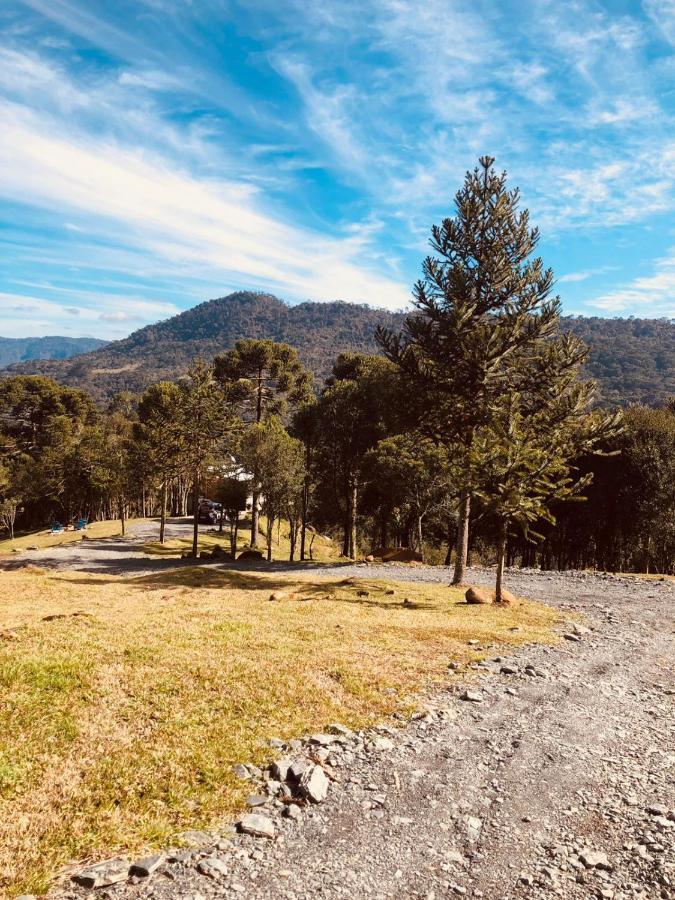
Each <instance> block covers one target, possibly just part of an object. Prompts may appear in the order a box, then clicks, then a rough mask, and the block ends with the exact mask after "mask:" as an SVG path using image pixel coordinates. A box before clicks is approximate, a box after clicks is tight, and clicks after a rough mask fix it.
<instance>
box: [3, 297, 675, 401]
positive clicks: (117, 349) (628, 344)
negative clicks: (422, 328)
mask: <svg viewBox="0 0 675 900" xmlns="http://www.w3.org/2000/svg"><path fill="white" fill-rule="evenodd" d="M404 318H405V315H404V314H403V313H392V312H387V311H386V310H379V309H371V308H370V307H368V306H359V305H356V304H353V303H301V304H299V305H297V306H288V305H287V304H286V303H284V302H282V301H281V300H279V299H278V298H277V297H273V296H272V295H270V294H262V293H252V292H249V291H241V292H237V293H234V294H230V295H229V296H227V297H221V298H219V299H217V300H209V301H207V302H206V303H201V304H200V305H199V306H195V307H194V308H193V309H189V310H187V311H186V312H184V313H181V314H180V315H178V316H174V317H173V318H171V319H167V320H166V321H164V322H159V323H157V324H156V325H148V326H147V327H145V328H141V329H140V330H139V331H135V332H134V333H133V334H131V335H129V337H127V338H124V340H121V341H113V342H112V343H110V344H107V345H106V346H105V347H101V348H99V349H97V350H94V351H93V352H90V353H85V354H83V355H81V356H77V357H76V358H74V359H69V360H40V361H33V362H27V363H22V364H20V365H14V366H11V367H10V368H9V369H8V370H6V372H4V373H3V374H6V375H7V374H18V373H20V372H21V373H33V374H37V373H39V374H44V375H47V376H49V377H50V378H54V379H55V380H56V381H61V382H64V383H66V384H70V385H74V386H76V387H81V388H84V389H85V390H87V391H89V393H91V394H92V395H93V396H94V397H95V398H96V399H97V400H99V401H103V400H105V399H107V398H109V397H111V396H112V395H114V394H116V393H118V392H119V391H133V392H138V391H141V390H142V389H143V388H144V387H146V386H147V385H148V384H151V383H152V382H155V381H159V380H162V379H173V378H176V377H177V376H179V375H181V374H183V373H184V372H185V371H186V369H187V367H188V365H189V364H190V362H191V361H192V359H194V357H196V356H201V357H202V358H203V359H206V360H210V359H211V358H212V357H213V356H214V355H215V354H216V353H220V352H222V351H224V350H227V349H228V348H229V347H231V346H232V345H233V344H234V342H235V341H236V340H237V339H238V338H244V337H249V338H272V339H273V340H276V341H285V342H286V343H288V344H291V346H294V347H296V348H297V350H298V353H299V354H300V357H301V358H302V360H303V362H304V363H305V365H307V366H308V368H310V369H311V370H312V372H314V374H315V376H316V378H317V381H318V383H321V381H322V380H323V379H324V378H325V377H326V375H327V374H328V373H329V371H330V368H331V365H332V362H333V360H334V359H335V357H336V356H337V354H338V353H340V352H342V351H346V350H354V351H358V352H363V353H375V352H377V346H376V344H375V340H374V332H375V328H376V326H377V325H379V324H383V325H386V326H388V327H390V328H394V329H399V328H400V327H401V325H402V324H403V320H404ZM563 327H564V328H565V329H568V330H570V331H572V332H574V333H575V334H578V335H579V336H580V337H582V338H583V339H584V340H585V341H586V342H587V343H588V344H589V345H590V346H591V358H590V361H589V363H588V366H587V373H588V375H590V376H592V377H594V378H596V379H597V380H598V382H599V385H600V390H601V394H602V399H603V400H604V401H605V402H607V403H612V404H628V403H650V404H653V403H660V402H663V401H664V400H665V399H666V398H667V397H668V396H669V395H672V394H675V321H672V320H668V319H599V318H583V317H569V316H568V317H566V318H565V319H563Z"/></svg>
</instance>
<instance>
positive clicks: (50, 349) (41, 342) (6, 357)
mask: <svg viewBox="0 0 675 900" xmlns="http://www.w3.org/2000/svg"><path fill="white" fill-rule="evenodd" d="M106 344H107V341H99V340H98V339H97V338H70V337H57V336H54V337H39V338H5V337H0V369H3V368H4V367H5V366H9V365H11V364H12V363H18V362H26V361H28V360H33V359H68V358H69V357H71V356H77V354H78V353H89V352H90V351H91V350H97V349H99V348H100V347H105V345H106Z"/></svg>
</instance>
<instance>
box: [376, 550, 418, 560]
mask: <svg viewBox="0 0 675 900" xmlns="http://www.w3.org/2000/svg"><path fill="white" fill-rule="evenodd" d="M377 555H378V556H381V557H382V561H383V562H408V563H409V562H422V554H421V553H417V551H415V550H410V549H409V548H408V547H397V548H394V549H389V550H383V551H382V553H378V554H377Z"/></svg>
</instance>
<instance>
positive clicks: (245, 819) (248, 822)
mask: <svg viewBox="0 0 675 900" xmlns="http://www.w3.org/2000/svg"><path fill="white" fill-rule="evenodd" d="M239 830H240V831H243V832H244V834H252V835H253V836H254V837H266V838H273V837H274V835H275V828H274V822H273V821H272V820H271V819H268V818H267V816H263V815H261V814H260V813H248V814H247V815H245V816H242V817H241V819H240V820H239Z"/></svg>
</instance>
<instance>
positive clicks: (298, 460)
mask: <svg viewBox="0 0 675 900" xmlns="http://www.w3.org/2000/svg"><path fill="white" fill-rule="evenodd" d="M239 453H240V458H241V461H242V462H243V463H244V465H248V466H249V467H250V468H251V469H253V468H255V480H254V483H253V489H254V491H255V493H257V495H258V496H259V497H261V498H262V506H263V512H264V513H265V516H266V519H267V527H266V538H267V559H268V560H271V559H272V537H273V534H274V523H275V522H276V521H278V520H279V519H280V517H281V516H282V515H283V513H285V512H287V511H288V508H289V507H290V506H291V505H296V506H297V504H298V502H299V498H300V495H301V493H302V484H303V479H304V451H303V446H302V444H301V442H300V441H298V440H297V439H296V438H293V437H291V436H290V435H289V434H288V432H287V431H286V429H285V428H284V426H283V424H282V422H281V420H280V419H279V418H278V417H277V416H270V418H268V419H266V420H265V421H264V422H260V423H257V424H255V425H252V426H251V427H250V428H249V429H247V431H246V432H245V434H244V435H243V437H242V440H241V442H240V446H239ZM294 549H295V548H294V542H293V541H292V542H291V559H292V558H293V553H294Z"/></svg>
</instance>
